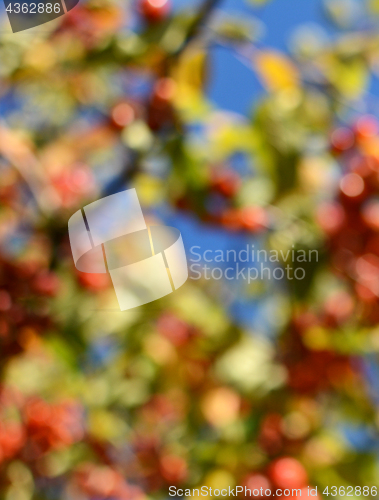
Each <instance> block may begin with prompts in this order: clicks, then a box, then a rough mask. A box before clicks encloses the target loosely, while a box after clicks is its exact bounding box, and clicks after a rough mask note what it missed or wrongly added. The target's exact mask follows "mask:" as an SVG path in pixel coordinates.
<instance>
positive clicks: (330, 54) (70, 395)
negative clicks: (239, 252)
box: [0, 0, 379, 500]
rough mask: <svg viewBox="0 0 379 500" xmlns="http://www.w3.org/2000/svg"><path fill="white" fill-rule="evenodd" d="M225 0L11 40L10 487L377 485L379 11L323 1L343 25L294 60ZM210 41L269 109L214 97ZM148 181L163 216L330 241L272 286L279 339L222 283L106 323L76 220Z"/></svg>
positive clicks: (3, 309)
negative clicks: (245, 70) (76, 259)
mask: <svg viewBox="0 0 379 500" xmlns="http://www.w3.org/2000/svg"><path fill="white" fill-rule="evenodd" d="M217 3H218V2H217V1H215V0H206V1H205V2H204V3H203V4H202V5H201V6H200V8H199V10H198V11H197V12H196V11H193V10H191V9H189V10H188V11H173V10H172V6H171V5H170V2H169V1H168V0H141V1H138V2H137V4H136V5H135V4H133V5H129V4H121V3H119V2H115V1H113V0H89V1H88V2H86V3H81V4H80V5H79V6H77V7H76V8H75V9H73V10H72V11H70V12H69V14H67V15H65V16H64V17H62V18H61V19H58V20H57V21H54V22H53V23H52V25H51V26H50V27H49V29H48V31H47V32H46V33H43V32H41V31H39V32H35V33H32V35H31V36H27V34H24V35H23V36H10V35H3V36H1V37H0V78H1V79H0V96H1V99H0V103H1V109H3V115H4V118H3V120H2V122H1V124H0V168H1V187H0V202H1V209H0V234H1V255H0V263H1V267H0V347H1V348H0V366H1V376H2V382H1V391H0V414H1V420H0V463H1V472H0V498H4V499H6V500H26V499H36V500H37V499H38V500H45V499H55V498H56V499H69V500H74V499H78V500H79V499H80V500H84V499H88V500H90V499H91V500H95V499H96V500H97V499H117V500H118V499H120V500H121V499H133V500H134V499H143V498H148V497H152V498H166V497H167V496H168V487H169V485H176V486H180V487H181V488H193V487H199V486H201V485H207V486H211V487H213V488H223V487H229V486H231V487H233V486H234V485H236V484H239V485H246V486H247V487H248V488H250V489H252V490H254V489H260V488H261V487H262V488H263V489H267V488H275V487H277V488H289V489H292V488H299V489H304V488H306V487H307V486H308V485H310V486H312V487H314V486H317V487H318V495H319V496H321V494H322V493H323V492H324V491H325V493H324V496H328V495H329V494H330V495H332V490H331V486H337V487H338V488H340V487H341V488H345V489H344V490H343V489H340V490H339V493H338V496H340V497H342V496H345V494H346V495H347V493H348V492H349V490H348V488H347V487H348V486H349V485H352V486H353V487H354V488H355V486H357V487H358V488H356V489H354V490H352V492H351V494H352V495H353V496H355V497H359V496H369V495H368V494H367V495H366V490H363V489H360V488H359V487H362V486H364V485H365V486H369V487H370V488H371V487H372V486H376V484H377V475H378V457H377V447H378V413H377V404H378V401H379V400H378V391H377V385H376V379H375V374H376V373H377V371H376V370H377V361H376V358H377V353H378V350H379V334H378V326H377V325H378V322H379V317H378V310H379V309H378V297H379V239H378V238H379V237H378V230H379V205H378V199H377V198H378V194H379V153H378V151H379V150H378V146H379V125H378V122H377V119H376V118H375V117H373V116H371V115H368V114H365V113H363V112H361V111H360V110H361V109H362V103H363V104H364V103H365V102H366V101H367V96H368V93H367V90H368V88H369V84H370V79H371V77H372V75H374V74H377V71H378V64H377V63H378V58H379V44H378V37H377V35H376V31H375V29H374V28H375V27H376V26H377V19H376V18H375V17H374V16H375V15H376V14H377V2H374V1H371V2H361V4H362V5H361V11H362V12H361V14H362V17H359V16H356V15H352V16H348V15H347V14H348V13H347V11H346V10H345V6H346V8H347V6H350V8H352V9H353V8H354V6H353V7H352V6H351V5H352V2H348V1H347V2H342V1H341V2H335V1H333V2H327V3H326V13H327V14H328V16H329V17H330V19H331V21H332V22H334V23H336V25H337V26H339V27H342V28H341V29H343V30H344V31H342V33H340V34H339V35H338V36H336V37H335V39H334V40H333V41H330V42H329V41H325V40H322V39H321V38H320V37H318V36H317V34H316V35H315V33H312V32H311V31H310V30H307V31H305V32H303V33H302V34H301V33H300V34H298V36H296V37H294V39H293V44H292V52H291V54H284V53H281V52H279V51H277V50H274V49H272V48H270V47H263V46H262V44H261V43H258V40H257V38H256V32H255V31H254V22H253V21H254V19H253V18H252V19H251V23H250V21H249V19H243V20H241V19H238V18H234V17H233V16H227V17H225V16H221V15H212V14H213V13H215V12H214V11H215V7H216V5H217ZM255 3H263V2H261V1H260V2H255ZM341 6H342V7H341ZM365 9H366V10H365ZM359 19H365V20H366V23H367V24H366V25H364V26H365V28H366V29H365V30H362V29H360V27H359V26H358V25H355V24H354V22H361V21H360V20H359ZM336 33H339V32H336ZM214 46H222V47H227V48H228V49H229V50H231V51H233V53H235V54H236V56H237V57H238V58H239V59H240V60H241V61H242V62H243V63H244V64H246V65H248V67H249V68H251V71H253V72H255V74H256V76H257V78H258V79H259V81H260V82H261V83H262V85H263V87H264V89H265V90H266V92H265V94H264V95H263V96H262V97H261V98H260V100H259V102H257V103H256V106H255V108H254V111H253V113H252V116H251V119H244V118H243V117H240V116H238V115H235V114H232V113H228V112H225V111H222V110H219V109H215V107H214V105H213V104H212V103H211V102H209V100H208V99H207V97H206V89H207V83H208V80H209V77H210V76H211V70H210V57H211V51H212V47H214ZM356 109H358V111H356ZM241 157H242V158H243V159H244V161H245V162H246V164H247V171H244V172H241V171H240V170H239V169H238V168H236V158H241ZM131 184H132V185H133V186H136V187H137V190H138V193H139V196H140V198H141V201H142V202H143V204H144V207H145V208H146V209H150V211H151V213H154V212H153V211H154V209H156V208H157V207H161V206H162V205H164V206H165V207H167V206H168V207H170V209H171V210H175V211H176V213H178V214H179V216H183V217H189V216H190V217H191V218H192V220H193V219H196V220H198V221H200V222H201V224H202V225H203V226H205V227H206V228H210V227H212V228H214V227H219V228H222V229H223V230H224V231H225V232H226V233H227V234H228V235H229V238H230V239H231V241H233V238H234V239H237V238H238V237H239V236H241V235H245V236H248V237H249V238H254V239H253V240H252V241H258V242H259V245H260V246H262V248H265V249H267V250H275V251H277V252H278V255H282V257H283V255H285V254H286V253H287V252H288V251H290V252H291V251H292V250H293V249H294V250H296V251H299V250H307V251H308V250H314V249H316V250H318V252H319V256H320V258H319V259H317V260H314V261H312V262H307V263H302V267H303V265H304V267H305V265H307V267H306V277H305V278H304V279H302V280H299V279H293V277H294V275H293V274H291V275H290V276H289V279H288V280H287V282H286V284H285V287H284V291H283V289H282V287H277V289H273V288H272V287H271V288H270V285H269V284H268V283H265V282H263V283H260V285H261V287H260V291H261V292H262V294H263V295H266V296H267V295H271V294H272V295H274V298H275V299H276V302H277V309H276V310H277V313H275V316H276V317H275V318H272V323H271V324H272V325H275V329H276V330H277V333H278V335H277V337H276V338H275V341H273V340H269V339H268V338H265V337H264V336H263V335H262V334H261V333H260V332H251V331H248V330H247V329H245V328H243V327H242V326H241V325H240V322H238V321H236V320H234V319H233V318H232V317H231V315H229V314H228V313H227V312H226V311H225V301H224V300H223V298H222V293H220V291H219V289H218V288H215V287H214V283H211V282H209V281H207V280H200V281H198V282H192V281H189V282H188V283H187V284H186V285H185V286H184V287H182V289H180V290H178V291H177V292H176V293H175V294H174V295H173V296H171V295H170V296H168V297H166V298H164V299H161V300H160V301H158V302H154V303H153V304H148V305H146V306H143V307H141V308H139V309H136V310H134V311H132V312H131V313H130V314H129V313H128V314H118V313H115V312H112V311H109V304H111V302H112V298H113V290H112V288H111V287H110V286H109V279H108V277H107V276H104V275H87V274H84V273H80V272H79V271H76V270H75V268H74V265H73V262H72V258H71V253H70V247H69V242H68V236H67V221H68V218H69V217H70V216H71V215H72V213H73V212H74V211H75V210H77V209H79V208H80V207H82V206H83V205H85V204H86V203H88V202H89V201H91V200H93V199H97V198H99V197H101V196H104V195H106V194H111V193H114V192H117V191H121V190H123V189H125V188H126V187H127V186H129V185H131ZM151 220H154V217H153V216H151ZM257 246H258V245H257ZM280 252H282V253H280ZM284 260H285V259H284V257H283V262H282V264H283V267H284V266H285V264H286V262H285V261H284ZM295 264H296V262H295ZM295 271H296V269H294V270H293V271H292V272H295ZM255 285H256V284H255ZM247 288H248V290H247V294H248V296H249V300H250V304H251V307H252V308H253V307H254V306H256V304H258V307H259V304H261V303H260V302H259V297H256V295H255V294H256V291H257V288H254V286H253V284H251V286H250V287H247ZM279 288H280V289H279ZM95 309H100V311H97V312H96V313H94V310H95ZM325 488H329V489H327V490H325ZM373 492H374V490H372V491H371V489H370V491H369V494H370V495H372V496H375V495H374V494H373ZM303 494H304V496H305V495H306V493H305V490H304V493H303Z"/></svg>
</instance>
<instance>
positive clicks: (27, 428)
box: [0, 387, 83, 475]
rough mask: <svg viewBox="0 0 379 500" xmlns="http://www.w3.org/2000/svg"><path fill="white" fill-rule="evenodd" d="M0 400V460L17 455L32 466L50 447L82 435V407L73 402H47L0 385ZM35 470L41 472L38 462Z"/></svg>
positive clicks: (75, 440) (72, 441) (62, 445)
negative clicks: (27, 396) (26, 396)
mask: <svg viewBox="0 0 379 500" xmlns="http://www.w3.org/2000/svg"><path fill="white" fill-rule="evenodd" d="M0 404H1V424H0V463H1V462H5V461H7V460H11V459H14V458H16V457H19V458H20V459H22V460H23V461H24V462H26V463H30V464H31V466H33V467H34V466H35V465H36V464H37V462H38V461H39V460H40V459H41V458H42V457H43V456H44V455H46V454H47V453H49V452H50V451H52V450H56V449H62V448H67V447H69V446H71V445H72V444H74V443H76V442H78V441H80V440H81V439H82V438H83V417H82V411H81V409H80V407H79V406H78V405H77V404H76V403H75V402H72V401H66V402H61V403H57V404H50V403H48V402H46V401H44V400H43V399H41V398H40V397H33V398H25V397H24V396H22V395H21V394H20V393H18V392H17V391H16V390H15V389H13V388H10V387H2V388H1V391H0ZM10 416H12V417H10ZM40 465H41V464H40ZM38 471H39V473H40V474H41V475H43V473H44V471H43V468H42V467H41V466H40V467H38Z"/></svg>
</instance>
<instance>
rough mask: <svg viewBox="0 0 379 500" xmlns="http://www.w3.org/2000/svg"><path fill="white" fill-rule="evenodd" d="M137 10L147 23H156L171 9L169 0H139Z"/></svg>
mask: <svg viewBox="0 0 379 500" xmlns="http://www.w3.org/2000/svg"><path fill="white" fill-rule="evenodd" d="M137 8H138V11H139V12H140V13H141V15H142V17H143V18H144V19H145V20H146V21H147V22H148V23H158V22H160V21H162V20H163V19H165V18H166V17H167V16H168V15H169V13H170V11H171V1H170V0H139V1H138V5H137Z"/></svg>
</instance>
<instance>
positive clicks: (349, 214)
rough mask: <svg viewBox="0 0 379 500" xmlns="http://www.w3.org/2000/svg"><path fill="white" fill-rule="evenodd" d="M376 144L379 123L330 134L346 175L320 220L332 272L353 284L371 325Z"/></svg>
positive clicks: (377, 222) (375, 292)
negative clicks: (326, 238) (330, 258)
mask: <svg viewBox="0 0 379 500" xmlns="http://www.w3.org/2000/svg"><path fill="white" fill-rule="evenodd" d="M378 142H379V123H378V122H377V120H376V119H375V118H373V117H371V116H366V117H362V118H361V119H359V120H358V122H357V123H356V124H355V125H354V126H353V127H352V128H349V129H347V128H344V129H337V130H336V131H335V132H334V133H333V134H332V149H333V151H334V152H335V153H336V154H337V157H338V159H339V161H340V162H341V164H342V166H343V168H344V174H343V177H342V179H341V182H340V185H339V193H338V197H337V200H336V201H334V202H332V203H326V204H324V205H322V206H321V207H320V208H319V210H318V214H317V215H318V222H319V224H320V226H321V227H322V228H323V229H324V231H325V232H326V234H327V235H328V238H329V242H330V249H331V252H332V265H333V268H334V269H335V272H336V273H338V274H339V275H340V276H342V277H343V278H344V279H345V280H347V281H348V282H349V283H350V284H351V289H352V292H353V293H354V295H355V298H356V300H357V301H358V302H359V303H360V304H362V305H363V307H364V311H365V315H364V316H365V318H366V321H367V322H369V323H370V324H373V323H376V322H378V321H379V312H378V307H377V305H378V299H379V201H378V195H379V156H378V154H377V147H378ZM345 306H346V307H348V305H346V303H345ZM339 307H343V306H341V304H340V305H339Z"/></svg>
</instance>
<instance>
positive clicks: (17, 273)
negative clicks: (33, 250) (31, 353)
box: [0, 259, 59, 360]
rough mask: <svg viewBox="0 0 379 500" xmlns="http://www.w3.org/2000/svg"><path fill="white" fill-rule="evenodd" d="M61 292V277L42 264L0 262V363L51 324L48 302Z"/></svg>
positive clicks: (25, 346) (24, 346)
mask: <svg viewBox="0 0 379 500" xmlns="http://www.w3.org/2000/svg"><path fill="white" fill-rule="evenodd" d="M58 290H59V278H58V277H57V275H56V274H55V273H54V272H53V271H49V270H47V269H45V268H44V267H43V266H42V265H41V264H40V263H37V262H34V263H33V262H31V261H29V262H28V263H24V262H23V263H19V264H16V263H11V262H9V261H7V260H4V259H1V260H0V346H1V348H0V360H1V359H7V358H8V357H9V356H12V355H15V354H17V353H19V352H21V351H22V350H24V349H25V348H27V345H28V341H29V340H30V339H31V338H32V337H33V336H36V335H37V334H39V333H41V332H43V331H44V330H46V328H47V327H48V326H49V325H51V319H50V316H49V309H48V299H49V298H50V297H53V296H55V295H56V294H57V292H58Z"/></svg>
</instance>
